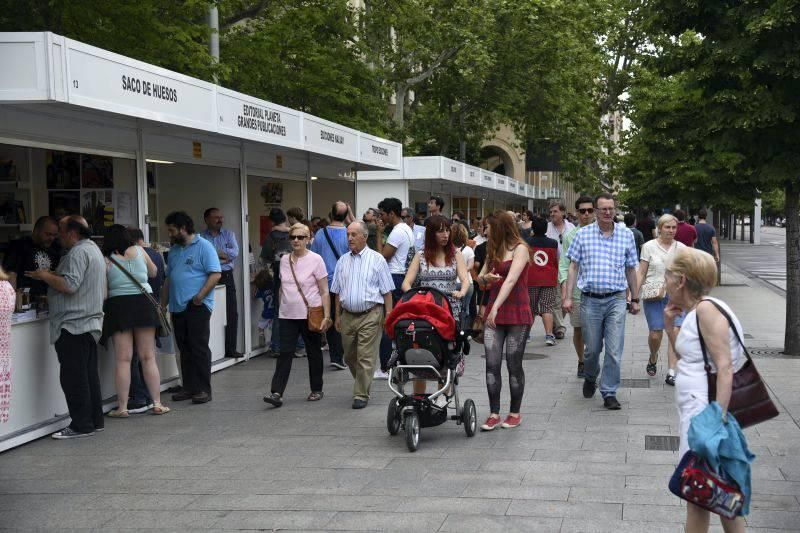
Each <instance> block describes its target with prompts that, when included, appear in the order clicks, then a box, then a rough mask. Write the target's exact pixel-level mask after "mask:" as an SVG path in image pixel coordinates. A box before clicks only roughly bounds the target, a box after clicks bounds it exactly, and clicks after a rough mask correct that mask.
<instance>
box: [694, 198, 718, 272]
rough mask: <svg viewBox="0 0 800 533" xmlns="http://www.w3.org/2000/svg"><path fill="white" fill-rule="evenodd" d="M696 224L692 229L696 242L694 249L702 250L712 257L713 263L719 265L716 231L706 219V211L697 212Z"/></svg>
mask: <svg viewBox="0 0 800 533" xmlns="http://www.w3.org/2000/svg"><path fill="white" fill-rule="evenodd" d="M697 218H698V220H697V224H695V226H694V229H695V231H696V232H697V242H696V243H695V245H694V247H695V248H697V249H698V250H703V251H704V252H705V253H707V254H711V255H712V256H713V257H714V261H716V262H717V263H719V242H717V230H716V229H714V226H712V225H711V224H709V223H708V222H707V221H706V219H707V218H708V211H706V210H705V209H700V210H699V211H698V212H697Z"/></svg>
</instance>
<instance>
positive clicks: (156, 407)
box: [152, 403, 172, 415]
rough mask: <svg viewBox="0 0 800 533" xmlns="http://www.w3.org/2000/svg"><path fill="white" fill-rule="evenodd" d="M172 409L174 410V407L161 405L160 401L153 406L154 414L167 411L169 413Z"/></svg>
mask: <svg viewBox="0 0 800 533" xmlns="http://www.w3.org/2000/svg"><path fill="white" fill-rule="evenodd" d="M171 410H172V409H170V408H169V407H167V406H166V405H161V404H160V403H157V404H155V405H154V406H153V410H152V413H153V414H154V415H164V414H167V413H169V412H170V411H171Z"/></svg>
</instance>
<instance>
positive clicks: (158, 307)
mask: <svg viewBox="0 0 800 533" xmlns="http://www.w3.org/2000/svg"><path fill="white" fill-rule="evenodd" d="M108 260H109V261H111V262H112V263H114V266H116V267H117V268H118V269H120V270H121V271H122V273H123V274H125V275H126V276H128V279H130V280H131V281H132V282H133V283H134V284H135V285H136V286H137V287H139V290H140V291H142V294H144V295H145V296H146V297H147V299H148V300H150V303H151V304H153V305H154V306H156V308H157V309H161V304H159V303H158V302H156V299H155V298H153V295H152V294H150V293H149V292H147V289H145V288H144V286H143V285H142V284H141V283H139V280H138V279H136V278H135V277H133V274H131V273H130V272H128V269H126V268H125V267H123V266H122V265H120V264H119V263H118V262H117V260H116V259H114V258H113V257H111V256H110V255H109V256H108Z"/></svg>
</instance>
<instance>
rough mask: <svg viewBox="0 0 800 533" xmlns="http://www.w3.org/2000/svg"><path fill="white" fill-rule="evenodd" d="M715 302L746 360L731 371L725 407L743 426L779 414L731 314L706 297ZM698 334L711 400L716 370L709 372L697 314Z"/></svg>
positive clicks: (710, 399)
mask: <svg viewBox="0 0 800 533" xmlns="http://www.w3.org/2000/svg"><path fill="white" fill-rule="evenodd" d="M706 301H708V302H711V303H712V304H714V306H715V307H716V308H717V309H719V312H720V313H722V315H723V316H724V317H725V318H726V319H727V320H728V324H729V325H730V328H731V330H733V334H734V335H736V340H738V341H739V344H740V345H741V346H742V349H743V350H744V355H745V357H747V361H746V362H745V364H744V366H742V368H741V369H739V371H738V372H736V373H735V374H734V375H733V390H732V391H731V401H730V402H729V403H728V411H729V412H730V413H731V414H732V415H733V416H734V418H736V421H737V422H739V426H741V427H742V428H746V427H750V426H754V425H756V424H758V423H761V422H764V421H766V420H769V419H771V418H775V417H776V416H778V408H777V407H775V404H774V403H772V400H771V399H770V397H769V392H767V386H766V385H765V384H764V382H763V381H762V380H761V374H759V373H758V370H756V364H755V363H754V362H753V359H752V358H751V357H750V354H749V353H748V351H747V348H746V347H745V345H744V343H743V342H742V339H741V337H739V332H738V331H737V330H736V327H735V326H734V325H733V320H731V317H730V315H729V314H728V312H727V311H725V309H723V308H722V306H720V305H719V304H718V303H717V302H715V301H714V300H706ZM695 317H696V318H697V335H698V337H700V349H701V350H702V352H703V362H704V367H705V369H706V378H707V379H708V402H709V403H711V402H713V401H714V400H716V398H717V374H716V373H713V372H711V365H710V364H709V363H708V355H707V354H706V343H705V341H704V340H703V333H702V332H701V331H700V318H699V317H697V313H696V312H695Z"/></svg>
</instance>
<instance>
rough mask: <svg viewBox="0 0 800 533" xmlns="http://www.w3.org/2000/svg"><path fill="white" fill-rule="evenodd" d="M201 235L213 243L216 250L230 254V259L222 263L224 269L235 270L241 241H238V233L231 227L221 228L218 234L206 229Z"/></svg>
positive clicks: (224, 270)
mask: <svg viewBox="0 0 800 533" xmlns="http://www.w3.org/2000/svg"><path fill="white" fill-rule="evenodd" d="M201 236H202V237H203V238H204V239H205V240H207V241H208V242H210V243H211V244H213V245H214V248H215V249H216V250H219V251H220V252H224V253H225V254H227V255H228V259H229V261H228V262H227V263H224V264H222V263H220V264H221V266H222V271H223V272H227V271H228V270H233V267H235V266H236V258H237V257H239V243H238V242H237V241H236V235H235V234H234V233H233V232H232V231H231V230H229V229H225V228H221V229H220V230H219V233H218V234H217V235H212V234H211V232H210V231H209V230H205V231H204V232H203V233H202V234H201ZM217 257H219V256H217Z"/></svg>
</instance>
